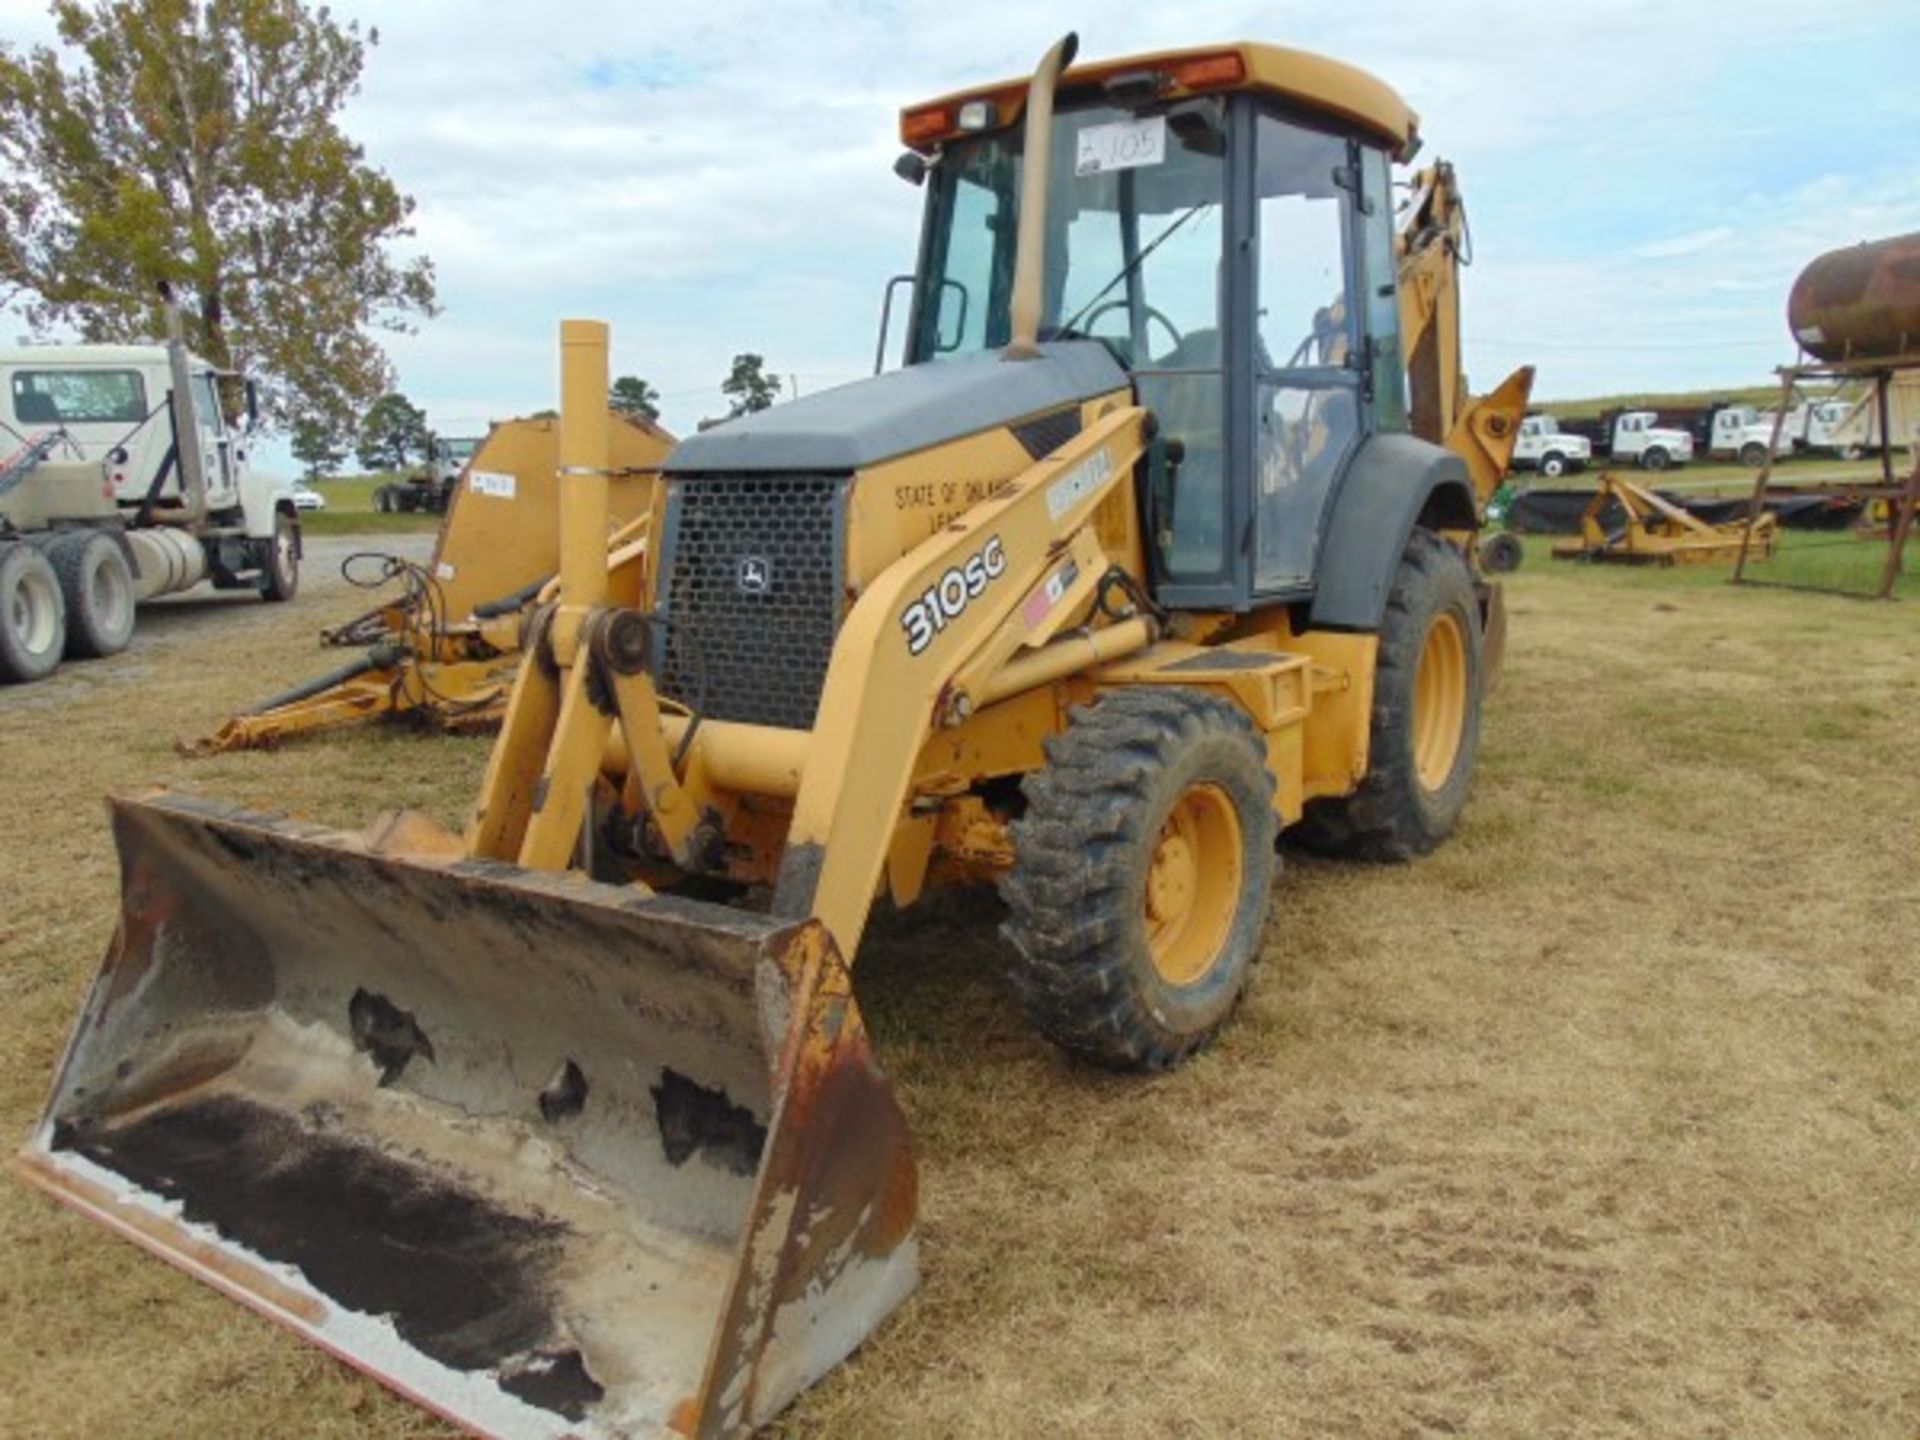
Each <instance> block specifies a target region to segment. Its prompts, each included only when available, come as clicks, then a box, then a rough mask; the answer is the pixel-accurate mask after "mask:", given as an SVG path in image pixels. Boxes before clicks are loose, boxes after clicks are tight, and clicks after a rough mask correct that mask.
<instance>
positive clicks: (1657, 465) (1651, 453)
mask: <svg viewBox="0 0 1920 1440" xmlns="http://www.w3.org/2000/svg"><path fill="white" fill-rule="evenodd" d="M1609 453H1610V454H1611V456H1612V458H1613V460H1614V461H1615V463H1621V462H1626V461H1631V462H1632V463H1633V464H1635V465H1638V466H1639V467H1640V468H1641V469H1642V470H1670V469H1672V468H1673V467H1674V466H1675V465H1685V464H1686V463H1687V462H1688V461H1689V460H1691V459H1693V436H1691V435H1689V434H1688V433H1687V432H1686V431H1684V430H1678V429H1674V428H1673V427H1671V426H1667V425H1662V424H1661V423H1660V417H1659V416H1658V415H1656V414H1654V412H1653V411H1651V410H1629V411H1628V412H1627V413H1626V414H1624V415H1621V416H1620V417H1619V418H1617V419H1616V420H1615V421H1614V422H1613V446H1612V449H1611V451H1610V452H1609Z"/></svg>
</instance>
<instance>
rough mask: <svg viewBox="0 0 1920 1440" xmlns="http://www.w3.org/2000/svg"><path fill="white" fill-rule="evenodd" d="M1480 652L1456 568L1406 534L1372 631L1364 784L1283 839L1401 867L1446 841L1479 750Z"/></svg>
mask: <svg viewBox="0 0 1920 1440" xmlns="http://www.w3.org/2000/svg"><path fill="white" fill-rule="evenodd" d="M1480 646H1481V635H1480V607H1479V606H1478V605H1477V604H1476V603H1475V602H1474V594H1473V580H1472V578H1471V577H1470V576H1469V575H1468V573H1467V566H1466V561H1465V560H1464V559H1463V558H1462V556H1461V555H1460V552H1459V551H1457V550H1455V549H1454V548H1453V547H1452V546H1451V545H1449V544H1447V542H1446V541H1444V540H1442V539H1440V537H1439V536H1437V535H1435V534H1433V533H1432V532H1431V531H1429V530H1415V531H1414V532H1413V535H1412V537H1411V538H1410V539H1409V540H1408V541H1407V548H1406V551H1405V553H1404V554H1403V555H1402V556H1401V557H1400V571H1399V574H1398V575H1397V576H1395V578H1394V582H1393V591H1392V593H1391V594H1390V595H1389V596H1388V597H1387V613H1386V618H1385V619H1384V620H1383V621H1382V622H1381V626H1380V652H1379V659H1378V660H1377V661H1376V662H1375V666H1374V673H1373V716H1372V722H1371V723H1372V738H1371V743H1370V746H1369V755H1370V761H1369V766H1368V770H1367V775H1366V778H1365V779H1364V780H1362V781H1361V782H1360V788H1359V789H1357V790H1356V791H1354V793H1353V794H1351V795H1348V796H1345V797H1343V798H1341V799H1338V800H1317V801H1314V802H1313V803H1312V804H1310V805H1308V806H1307V813H1306V816H1305V818H1303V819H1302V821H1301V822H1300V824H1299V825H1298V826H1297V827H1295V829H1294V830H1293V831H1292V832H1291V834H1292V835H1294V836H1295V837H1297V838H1298V839H1299V840H1300V841H1301V842H1302V843H1303V844H1305V845H1307V846H1308V847H1309V848H1311V849H1316V850H1321V851H1324V852H1327V853H1330V854H1337V855H1351V856H1356V857H1358V858H1361V859H1366V860H1410V859H1412V858H1413V857H1414V856H1415V855H1424V854H1426V853H1427V852H1428V851H1429V850H1431V849H1433V847H1434V846H1436V845H1438V844H1439V843H1440V842H1441V841H1442V840H1444V839H1446V838H1447V836H1448V835H1449V834H1450V833H1452V831H1453V827H1454V825H1455V823H1456V822H1457V821H1458V820H1459V818H1460V811H1461V809H1462V808H1463V807H1464V806H1465V805H1466V803H1467V789H1468V787H1469V786H1470V785H1471V783H1472V781H1473V762H1474V757H1475V755H1476V754H1477V753H1478V752H1479V748H1480V696H1481V671H1480V663H1481V656H1480Z"/></svg>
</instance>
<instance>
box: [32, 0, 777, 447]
mask: <svg viewBox="0 0 1920 1440" xmlns="http://www.w3.org/2000/svg"><path fill="white" fill-rule="evenodd" d="M49 8H50V10H51V13H52V15H53V19H54V25H55V31H56V34H57V36H58V44H57V45H56V46H45V45H41V46H35V47H32V48H31V49H24V50H23V49H21V48H18V47H15V46H12V45H8V44H6V43H4V42H0V306H12V307H14V308H15V309H16V310H17V311H18V312H19V313H20V314H21V315H23V316H24V317H25V319H26V321H27V323H28V325H29V326H30V327H31V328H32V329H33V331H34V333H35V334H40V335H44V334H49V333H58V332H62V331H64V332H67V333H75V332H77V334H78V336H79V338H80V339H81V340H83V341H87V342H92V343H128V342H138V341H140V340H143V339H148V338H151V337H152V336H155V335H158V334H161V333H163V332H164V328H165V320H164V315H163V312H162V306H161V303H160V297H159V286H160V283H161V282H162V281H165V282H168V283H169V284H170V285H171V286H172V288H173V291H174V294H175V295H176V297H178V299H179V301H180V305H181V310H182V318H183V320H184V322H185V327H186V334H187V342H188V344H189V346H190V347H191V348H192V349H193V350H194V351H195V353H196V354H198V355H200V356H201V357H202V358H203V359H205V360H207V361H209V362H210V363H211V364H212V365H214V366H215V367H216V368H218V369H221V370H233V371H241V372H244V373H246V374H247V375H249V376H250V377H252V378H253V379H254V380H255V381H256V383H257V386H258V391H259V395H260V398H261V402H262V407H261V408H262V416H263V419H264V420H265V422H266V423H267V425H268V427H269V428H271V429H274V430H277V431H282V432H284V433H287V434H288V435H289V436H290V439H291V442H292V447H293V453H294V456H295V458H296V459H298V460H299V461H300V462H301V463H302V465H303V466H305V467H306V469H307V472H308V474H310V475H312V474H319V473H326V472H328V471H331V470H337V469H338V468H339V466H340V464H341V463H342V462H343V461H344V460H345V458H346V456H347V455H348V454H349V453H351V454H353V455H354V456H355V458H357V459H358V460H359V461H360V462H361V464H362V465H363V466H365V467H366V468H368V469H402V468H405V466H406V465H407V464H408V463H409V461H410V460H411V459H412V458H413V457H416V456H418V457H421V458H428V457H429V456H430V455H431V446H432V437H431V435H430V434H429V432H428V430H427V424H426V416H425V414H424V413H423V412H422V411H421V410H420V409H419V407H417V406H415V405H414V404H413V403H412V402H411V401H409V400H408V399H407V398H406V396H405V395H403V394H401V393H400V392H399V391H398V389H397V388H396V386H395V384H394V378H395V377H394V372H393V364H392V362H391V360H390V359H389V358H388V356H387V354H386V351H385V349H384V348H383V346H382V344H381V342H380V339H379V336H380V334H381V333H383V332H384V333H408V332H411V331H412V330H413V329H414V328H415V327H416V325H417V324H418V322H419V321H421V320H424V319H430V318H432V317H433V316H434V315H436V314H438V313H439V299H438V293H437V289H436V280H435V274H434V267H433V261H432V260H431V259H430V258H428V257H427V256H426V255H424V254H419V253H413V247H410V246H409V244H408V242H410V241H411V240H412V238H413V235H414V230H413V223H412V221H413V212H414V201H413V198H412V197H411V196H409V195H407V194H406V193H404V192H403V191H402V190H401V189H400V187H399V186H398V185H397V184H395V182H394V181H393V179H392V178H391V177H390V176H389V175H387V174H386V172H385V171H383V170H381V169H380V168H379V167H378V166H375V165H373V164H371V163H369V162H368V160H367V158H366V156H365V154H364V152H363V151H362V149H361V147H360V146H359V145H357V144H356V143H354V141H353V140H351V139H350V138H349V137H348V136H347V135H346V133H345V132H344V131H343V130H342V129H341V128H340V124H339V118H340V112H341V110H342V107H343V106H344V105H345V104H346V102H347V101H348V100H349V99H350V98H351V97H352V96H353V95H354V94H355V93H356V92H357V91H358V89H359V87H360V83H361V78H362V76H363V74H364V73H365V69H366V64H367V59H368V55H369V53H370V52H371V51H372V50H373V49H374V48H375V47H376V46H377V45H378V44H379V41H380V34H379V30H378V28H377V27H373V26H369V27H367V28H366V29H365V30H363V29H362V27H361V26H360V24H359V22H357V21H345V22H342V21H341V20H339V19H338V18H336V17H335V16H334V14H333V13H332V11H330V10H329V9H328V8H327V7H326V6H324V5H320V6H314V5H311V4H309V3H306V0H51V4H50V7H49ZM720 390H721V393H722V394H723V395H724V396H725V398H726V400H727V404H728V412H727V413H728V416H736V415H742V414H745V413H747V412H748V411H752V410H761V409H765V408H766V407H767V406H768V405H771V404H772V403H773V402H774V401H775V400H776V399H777V398H778V397H779V392H780V382H779V381H778V380H777V379H775V378H774V377H772V376H770V375H769V374H768V373H767V371H766V362H765V360H764V359H763V358H762V357H761V356H759V355H756V354H751V353H745V354H740V355H736V356H735V357H734V360H733V364H732V368H731V369H730V370H729V372H728V374H727V377H726V379H725V380H723V381H722V382H721V385H720ZM608 403H609V404H610V405H612V407H613V408H614V409H615V410H618V411H620V412H621V413H622V414H627V415H634V416H639V417H642V418H644V419H647V420H654V419H657V418H658V416H659V413H660V393H659V391H657V390H656V389H655V388H654V387H653V386H652V385H650V384H649V383H648V382H647V381H646V380H644V379H642V378H641V377H639V376H637V375H623V376H621V377H620V378H619V379H618V380H616V381H615V382H614V383H613V387H612V392H611V394H610V395H609V396H608ZM703 423H705V422H703Z"/></svg>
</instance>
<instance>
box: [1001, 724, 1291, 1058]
mask: <svg viewBox="0 0 1920 1440" xmlns="http://www.w3.org/2000/svg"><path fill="white" fill-rule="evenodd" d="M1046 751H1047V764H1046V768H1045V769H1043V770H1041V771H1038V772H1036V773H1035V774H1032V775H1029V776H1028V777H1027V778H1026V780H1025V781H1024V782H1023V784H1022V786H1021V789H1022V791H1023V793H1024V794H1025V795H1026V799H1027V811H1026V814H1025V815H1024V816H1023V817H1022V818H1021V819H1019V820H1016V821H1015V822H1014V823H1013V825H1012V827H1011V830H1012V835H1013V847H1014V863H1013V869H1012V871H1011V872H1010V873H1009V874H1008V875H1007V877H1006V879H1005V880H1003V881H1002V882H1001V886H1000V893H1001V895H1002V896H1003V897H1004V898H1005V900H1006V902H1007V908H1008V912H1009V913H1008V918H1007V921H1006V923H1005V924H1004V925H1003V926H1002V927H1001V933H1002V934H1003V935H1004V936H1005V937H1006V938H1007V939H1008V940H1009V941H1010V942H1012V946H1013V950H1014V954H1015V957H1016V958H1015V961H1014V964H1013V967H1012V974H1011V978H1012V982H1013V988H1014V991H1015V993H1016V994H1018V996H1019V997H1020V1000H1021V1003H1022V1005H1023V1006H1024V1007H1025V1009H1026V1012H1027V1016H1028V1018H1029V1019H1030V1020H1032V1022H1033V1024H1034V1025H1035V1026H1036V1027H1037V1028H1038V1029H1039V1030H1040V1031H1041V1033H1042V1034H1044V1035H1046V1037H1047V1038H1048V1039H1050V1040H1052V1041H1053V1042H1054V1043H1055V1044H1056V1045H1059V1046H1060V1047H1061V1048H1062V1049H1065V1050H1067V1051H1069V1052H1070V1053H1072V1054H1075V1055H1078V1056H1080V1057H1082V1058H1083V1059H1086V1060H1091V1061H1093V1062H1095V1063H1096V1064H1100V1065H1105V1066H1108V1067H1111V1068H1113V1069H1128V1070H1157V1069H1162V1068H1164V1067H1166V1066H1168V1065H1172V1064H1175V1063H1177V1062H1179V1061H1180V1060H1182V1059H1184V1058H1186V1057H1187V1056H1188V1055H1190V1054H1192V1053H1193V1052H1194V1051H1195V1050H1197V1049H1199V1048H1200V1047H1201V1046H1202V1045H1204V1044H1206V1043H1207V1041H1209V1040H1210V1039H1212V1038H1213V1036H1214V1034H1215V1033H1216V1032H1217V1031H1218V1030H1219V1029H1220V1027H1221V1025H1222V1024H1224V1023H1225V1021H1226V1018H1227V1016H1228V1015H1229V1014H1230V1013H1231V1012H1232V1010H1233V1007H1234V1004H1235V1002H1236V1001H1238V1000H1239V998H1240V992H1241V991H1242V990H1243V989H1244V988H1245V987H1246V982H1247V973H1248V970H1249V968H1250V967H1251V966H1252V964H1253V961H1254V958H1255V957H1256V956H1257V955H1258V954H1259V950H1260V938H1261V932H1262V930H1263V929H1264V927H1265V925H1266V918H1267V908H1268V904H1269V900H1270V894H1269V892H1270V889H1271V886H1272V883H1273V875H1274V869H1275V867H1276V865H1277V864H1278V860H1277V858H1276V857H1275V855H1274V849H1273V839H1274V831H1275V819H1274V813H1273V790H1274V781H1273V776H1272V775H1271V774H1270V773H1268V771H1267V767H1266V754H1265V748H1264V746H1263V745H1262V743H1261V740H1260V737H1259V736H1258V735H1257V734H1256V733H1255V732H1254V728H1253V724H1252V722H1251V721H1250V720H1248V718H1247V717H1246V715H1245V714H1244V713H1243V712H1242V711H1241V710H1240V709H1239V708H1238V707H1236V706H1234V705H1233V704H1231V703H1229V702H1228V701H1226V700H1223V699H1219V698H1216V697H1214V696H1211V695H1207V694H1204V693H1201V692H1198V691H1193V690H1180V689H1171V688H1162V687H1159V686H1152V687H1143V688H1139V689H1132V690H1116V691H1113V692H1111V693H1109V694H1107V695H1105V696H1103V697H1102V698H1101V699H1099V700H1098V701H1096V702H1095V703H1094V704H1093V705H1091V706H1087V707H1084V708H1081V709H1077V710H1075V711H1074V712H1073V716H1072V719H1071V721H1070V723H1069V725H1068V727H1067V730H1066V733H1065V734H1063V735H1060V736H1057V737H1055V738H1054V739H1052V740H1049V741H1048V742H1047V746H1046Z"/></svg>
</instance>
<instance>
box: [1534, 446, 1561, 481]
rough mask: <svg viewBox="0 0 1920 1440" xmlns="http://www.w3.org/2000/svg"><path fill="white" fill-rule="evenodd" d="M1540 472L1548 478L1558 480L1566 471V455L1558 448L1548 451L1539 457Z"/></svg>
mask: <svg viewBox="0 0 1920 1440" xmlns="http://www.w3.org/2000/svg"><path fill="white" fill-rule="evenodd" d="M1540 473H1541V474H1542V475H1544V476H1546V477H1547V478H1548V479H1549V480H1558V479H1559V478H1560V477H1561V476H1562V475H1564V474H1566V473H1567V457H1566V456H1564V455H1562V454H1561V453H1560V452H1559V451H1558V450H1552V451H1549V452H1548V453H1547V454H1546V455H1544V456H1542V457H1541V459H1540Z"/></svg>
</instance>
